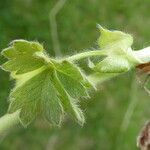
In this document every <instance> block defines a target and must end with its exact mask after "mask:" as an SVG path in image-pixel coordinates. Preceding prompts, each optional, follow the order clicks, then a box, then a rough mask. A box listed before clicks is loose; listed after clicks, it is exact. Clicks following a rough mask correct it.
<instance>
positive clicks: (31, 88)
mask: <svg viewBox="0 0 150 150" xmlns="http://www.w3.org/2000/svg"><path fill="white" fill-rule="evenodd" d="M51 74H52V73H51V72H50V71H49V70H48V69H47V70H44V71H43V72H41V73H39V74H38V75H36V76H34V77H32V78H31V79H29V80H28V81H27V82H25V83H24V84H23V85H21V86H19V87H17V88H16V89H14V90H13V91H12V92H11V94H10V107H9V110H8V111H9V113H12V112H15V111H17V110H18V109H21V113H20V120H21V122H22V123H23V125H24V126H27V125H28V124H29V123H30V122H31V121H32V120H34V119H35V118H36V116H37V115H39V114H41V113H43V114H44V116H45V117H46V119H47V120H48V121H49V122H51V123H52V124H54V125H55V124H56V125H59V124H60V122H61V118H62V115H63V109H62V106H61V102H60V100H59V98H58V96H57V91H56V90H55V88H54V86H53V84H52V83H51V79H50V78H51Z"/></svg>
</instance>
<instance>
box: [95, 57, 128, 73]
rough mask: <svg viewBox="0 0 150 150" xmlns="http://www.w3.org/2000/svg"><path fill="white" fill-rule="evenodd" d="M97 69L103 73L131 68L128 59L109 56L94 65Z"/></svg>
mask: <svg viewBox="0 0 150 150" xmlns="http://www.w3.org/2000/svg"><path fill="white" fill-rule="evenodd" d="M94 69H95V71H97V72H101V73H122V72H126V71H128V70H129V69H130V64H129V62H128V61H127V59H125V58H122V57H115V56H109V57H107V58H105V59H104V60H103V61H101V62H100V63H98V64H97V65H96V66H95V67H94Z"/></svg>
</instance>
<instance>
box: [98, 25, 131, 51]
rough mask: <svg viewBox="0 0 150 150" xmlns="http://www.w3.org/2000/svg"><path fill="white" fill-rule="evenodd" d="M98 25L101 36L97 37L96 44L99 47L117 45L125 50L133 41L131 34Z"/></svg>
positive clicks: (113, 46) (114, 46)
mask: <svg viewBox="0 0 150 150" xmlns="http://www.w3.org/2000/svg"><path fill="white" fill-rule="evenodd" d="M98 27H99V29H100V33H101V36H100V38H99V39H98V44H99V46H100V48H116V47H118V48H121V49H125V50H126V49H128V48H129V47H131V45H132V43H133V38H132V36H131V35H129V34H126V33H124V32H121V31H116V30H114V31H110V30H107V29H105V28H103V27H101V26H100V25H99V26H98Z"/></svg>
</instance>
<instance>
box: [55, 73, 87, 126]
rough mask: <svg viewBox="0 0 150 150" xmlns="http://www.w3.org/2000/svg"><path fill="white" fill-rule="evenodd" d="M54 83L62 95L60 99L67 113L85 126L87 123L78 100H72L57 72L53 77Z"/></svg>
mask: <svg viewBox="0 0 150 150" xmlns="http://www.w3.org/2000/svg"><path fill="white" fill-rule="evenodd" d="M53 83H54V85H55V87H56V89H57V90H58V92H59V94H60V99H61V102H62V105H63V108H64V110H65V112H67V113H68V114H69V115H71V116H72V117H73V118H74V119H75V120H76V121H77V122H78V123H79V124H80V125H83V124H84V122H85V118H84V115H83V113H82V111H81V109H80V108H79V106H78V100H77V99H74V98H72V97H71V96H70V95H69V94H68V93H67V91H66V90H65V88H64V87H63V85H62V83H61V81H60V80H59V78H58V76H57V72H55V74H54V76H53Z"/></svg>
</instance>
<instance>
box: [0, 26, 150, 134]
mask: <svg viewBox="0 0 150 150" xmlns="http://www.w3.org/2000/svg"><path fill="white" fill-rule="evenodd" d="M99 30H100V34H101V36H100V38H99V39H98V41H97V43H98V45H99V49H95V50H92V51H85V52H81V53H78V54H75V55H72V56H69V57H65V58H62V59H59V60H58V59H54V58H51V57H50V56H49V55H48V54H47V53H46V51H45V50H44V48H43V45H41V44H40V43H38V42H32V41H26V40H15V41H13V42H11V44H10V46H9V47H8V48H6V49H4V50H3V51H2V52H1V54H2V55H3V56H4V57H6V58H7V61H6V62H5V63H4V64H2V65H1V68H2V69H3V70H4V71H8V72H10V76H11V78H13V79H14V80H15V86H14V88H13V89H12V90H11V92H10V95H9V108H8V112H7V114H6V115H4V116H3V117H1V118H0V134H2V133H3V132H5V131H6V130H8V129H9V128H11V127H12V126H13V125H16V124H17V123H21V124H22V125H23V126H24V127H27V126H28V125H29V124H30V123H31V122H32V121H33V120H35V119H36V118H37V117H38V116H43V118H45V119H46V120H47V121H48V122H49V123H50V124H51V125H53V126H60V125H61V123H62V120H63V118H64V117H65V115H69V116H70V117H72V118H73V119H74V120H75V121H76V122H78V123H79V124H80V125H83V124H84V123H85V118H84V114H83V112H82V110H81V108H80V105H79V103H80V98H81V97H86V98H88V97H89V94H88V92H89V90H90V89H91V88H94V89H95V88H96V85H97V84H98V83H100V82H103V81H105V80H108V79H110V78H112V77H115V76H118V75H120V74H122V73H125V72H127V71H129V70H131V69H132V68H135V67H136V66H137V65H139V64H143V63H147V62H149V61H150V48H145V49H143V50H139V51H134V50H132V48H131V46H132V44H133V38H132V36H131V35H129V34H126V33H123V32H121V31H109V30H107V29H105V28H102V27H101V26H99ZM94 57H98V58H99V61H98V62H97V63H94V62H92V61H90V63H89V64H88V65H87V66H88V67H89V69H91V73H90V74H87V73H85V72H84V71H83V70H82V69H81V68H80V67H79V66H78V65H77V62H78V61H79V60H81V59H85V58H86V59H87V58H88V59H90V58H94ZM102 58H103V59H102ZM91 64H92V65H91Z"/></svg>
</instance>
